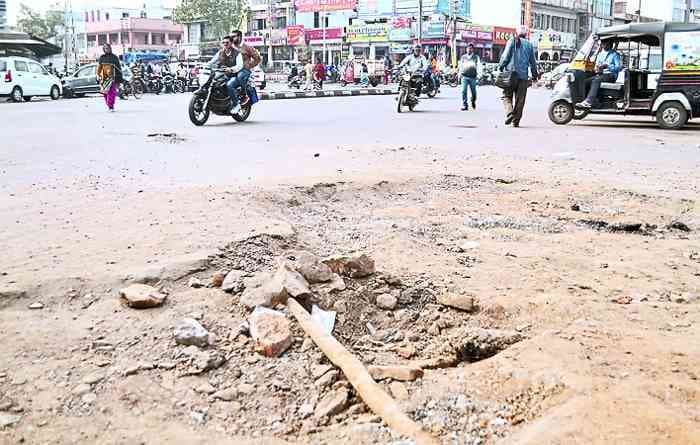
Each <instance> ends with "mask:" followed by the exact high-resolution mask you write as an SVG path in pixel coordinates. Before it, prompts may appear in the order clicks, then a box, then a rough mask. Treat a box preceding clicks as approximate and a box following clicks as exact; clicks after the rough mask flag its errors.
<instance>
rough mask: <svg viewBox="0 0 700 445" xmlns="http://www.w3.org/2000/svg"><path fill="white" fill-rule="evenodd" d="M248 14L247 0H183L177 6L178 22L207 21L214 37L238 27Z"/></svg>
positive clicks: (217, 37)
mask: <svg viewBox="0 0 700 445" xmlns="http://www.w3.org/2000/svg"><path fill="white" fill-rule="evenodd" d="M247 14H248V7H247V5H246V1H245V0H182V1H181V2H180V4H179V5H178V6H177V8H175V11H174V13H173V20H174V21H175V22H177V23H192V22H198V21H202V22H206V26H207V27H208V34H209V35H210V36H212V38H214V39H219V38H221V37H223V36H225V35H228V34H229V33H230V32H231V31H232V30H234V29H238V28H240V26H241V23H242V22H243V19H244V18H245V17H246V16H247Z"/></svg>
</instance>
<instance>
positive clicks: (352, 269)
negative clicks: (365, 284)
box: [323, 254, 375, 278]
mask: <svg viewBox="0 0 700 445" xmlns="http://www.w3.org/2000/svg"><path fill="white" fill-rule="evenodd" d="M323 263H324V264H326V265H327V266H328V267H330V268H331V270H332V271H333V272H335V273H337V274H338V275H343V276H346V277H350V278H363V277H367V276H370V275H372V274H373V273H374V272H375V269H374V260H373V259H372V258H370V257H368V256H367V255H365V254H362V255H360V256H356V257H348V256H338V257H330V258H326V259H325V260H323Z"/></svg>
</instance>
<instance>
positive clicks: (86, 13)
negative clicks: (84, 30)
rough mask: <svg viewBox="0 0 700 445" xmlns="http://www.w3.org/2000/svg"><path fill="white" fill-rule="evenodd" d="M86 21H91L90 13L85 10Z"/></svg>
mask: <svg viewBox="0 0 700 445" xmlns="http://www.w3.org/2000/svg"><path fill="white" fill-rule="evenodd" d="M85 21H86V22H89V21H90V13H88V12H87V11H85Z"/></svg>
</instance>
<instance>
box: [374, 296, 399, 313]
mask: <svg viewBox="0 0 700 445" xmlns="http://www.w3.org/2000/svg"><path fill="white" fill-rule="evenodd" d="M397 303H398V300H397V299H396V297H395V296H393V295H391V294H381V295H379V296H377V306H378V307H379V308H380V309H385V310H387V311H392V310H394V309H396V304H397Z"/></svg>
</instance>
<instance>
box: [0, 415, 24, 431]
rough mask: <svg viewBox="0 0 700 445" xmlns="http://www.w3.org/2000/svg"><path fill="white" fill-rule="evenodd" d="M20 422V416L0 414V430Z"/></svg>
mask: <svg viewBox="0 0 700 445" xmlns="http://www.w3.org/2000/svg"><path fill="white" fill-rule="evenodd" d="M20 420H22V416H18V415H16V414H8V413H0V428H5V427H8V426H12V425H14V424H15V423H17V422H19V421H20Z"/></svg>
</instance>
